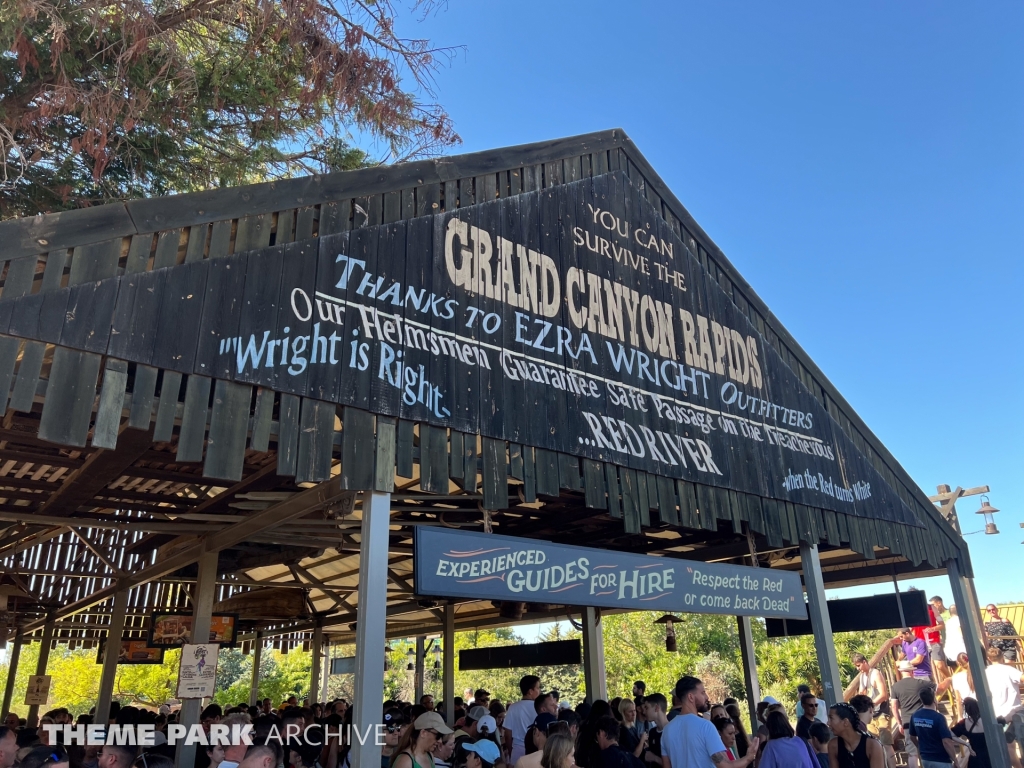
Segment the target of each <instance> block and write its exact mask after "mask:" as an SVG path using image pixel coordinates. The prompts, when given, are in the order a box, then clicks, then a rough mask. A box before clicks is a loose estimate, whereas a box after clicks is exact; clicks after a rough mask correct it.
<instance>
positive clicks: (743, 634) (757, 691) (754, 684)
mask: <svg viewBox="0 0 1024 768" xmlns="http://www.w3.org/2000/svg"><path fill="white" fill-rule="evenodd" d="M736 629H737V630H738V631H739V636H740V657H741V658H742V659H743V686H744V687H745V688H746V690H747V709H748V711H749V713H750V727H749V728H748V729H747V733H756V732H757V727H756V726H757V703H758V702H759V701H760V700H761V683H760V682H759V681H758V679H757V656H756V655H755V654H754V635H753V632H752V631H751V629H750V617H749V616H737V617H736Z"/></svg>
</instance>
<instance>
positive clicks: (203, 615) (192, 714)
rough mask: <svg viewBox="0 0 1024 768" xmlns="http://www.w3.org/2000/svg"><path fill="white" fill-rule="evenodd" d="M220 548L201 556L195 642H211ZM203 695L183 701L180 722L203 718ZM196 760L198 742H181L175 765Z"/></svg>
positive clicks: (194, 609) (195, 598) (195, 597)
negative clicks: (201, 714)
mask: <svg viewBox="0 0 1024 768" xmlns="http://www.w3.org/2000/svg"><path fill="white" fill-rule="evenodd" d="M219 554H220V553H219V552H204V553H203V554H202V555H200V556H199V576H198V577H197V578H196V585H195V588H194V591H193V592H192V643H193V644H195V643H208V642H210V619H211V616H212V614H213V598H214V597H215V596H216V591H217V560H218V556H219ZM202 705H203V702H202V700H201V699H186V700H185V701H184V702H182V705H181V713H180V714H179V716H178V722H179V723H180V724H181V725H184V726H185V727H186V728H189V727H191V726H193V725H195V724H196V723H198V722H199V715H200V713H201V711H202ZM195 761H196V745H195V744H186V743H182V744H179V745H178V754H177V760H175V763H174V765H175V768H192V766H193V765H194V764H195Z"/></svg>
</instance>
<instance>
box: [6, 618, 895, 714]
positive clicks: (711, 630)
mask: <svg viewBox="0 0 1024 768" xmlns="http://www.w3.org/2000/svg"><path fill="white" fill-rule="evenodd" d="M658 616H659V614H657V613H624V614H617V615H612V616H605V617H604V618H603V619H602V627H603V630H604V647H605V666H606V676H607V680H608V696H609V698H614V697H616V696H629V695H631V691H632V688H633V682H634V681H635V680H644V681H645V682H646V683H647V690H648V691H660V692H663V693H665V694H666V695H668V694H669V693H670V692H671V690H672V687H673V686H674V685H675V682H676V680H678V679H679V677H681V676H682V675H685V674H694V675H697V676H698V677H700V678H701V679H703V680H704V682H705V686H706V687H707V689H708V691H709V693H710V694H711V698H712V699H715V700H719V701H720V700H721V699H724V698H725V697H726V696H729V695H732V696H735V697H736V698H739V699H743V698H745V693H744V689H743V675H742V666H741V662H740V653H739V642H738V638H737V634H736V619H735V618H733V617H732V616H703V615H692V614H690V615H686V616H685V617H684V619H683V621H682V622H680V623H677V624H676V625H675V630H676V642H677V647H678V652H676V653H669V652H668V651H666V650H665V628H664V626H663V625H660V624H655V623H654V620H655V619H657V618H658ZM752 624H753V631H754V642H755V649H756V653H757V660H758V672H759V679H760V683H761V691H762V694H763V695H771V696H774V697H776V698H777V699H779V700H780V701H782V702H783V703H784V704H786V706H787V708H788V709H789V711H790V712H792V711H793V708H794V706H795V704H796V686H797V685H799V684H800V683H807V684H808V685H810V686H811V688H812V690H814V691H816V692H817V693H818V694H819V695H821V679H820V672H819V670H818V663H817V657H816V654H815V651H814V641H813V639H812V638H811V637H810V636H803V637H794V638H788V639H772V640H769V639H768V638H767V637H766V635H765V630H764V623H763V622H760V621H754V622H752ZM888 635H889V633H887V632H859V633H841V634H837V635H836V636H835V643H836V651H837V655H838V659H839V666H840V673H841V677H842V684H843V685H844V686H845V685H847V684H848V683H849V681H850V680H851V679H852V676H853V674H854V669H853V666H852V664H851V663H850V657H851V656H852V654H853V653H856V652H860V653H864V654H865V655H867V656H870V655H872V654H873V653H874V652H875V651H876V650H877V649H878V647H879V646H880V645H881V644H882V643H883V642H884V641H885V640H886V638H887V636H888ZM579 636H580V634H579V632H578V631H576V630H575V629H572V628H571V627H570V626H569V625H568V624H565V623H560V624H554V625H553V626H552V627H550V628H549V629H548V631H547V632H546V633H545V634H544V635H543V636H542V637H541V638H540V640H541V641H552V640H566V639H574V638H578V637H579ZM522 642H523V639H522V637H521V636H519V635H518V634H516V632H515V631H514V630H513V629H512V628H507V627H506V628H499V629H480V630H472V631H467V632H459V633H457V634H456V636H455V647H456V650H457V651H461V650H464V649H468V648H486V647H490V646H500V645H515V644H519V643H522ZM412 648H414V641H413V640H411V639H410V640H400V641H392V642H391V652H390V654H389V655H388V669H387V671H385V672H384V678H383V679H384V698H385V699H389V698H390V699H403V700H406V701H411V700H412V699H413V694H414V682H415V681H414V677H413V672H412V671H411V670H408V669H407V666H408V664H409V662H410V661H411V660H412V658H413V657H412V656H410V655H409V654H408V651H409V650H410V649H412ZM38 653H39V645H38V644H32V645H27V646H25V647H24V648H23V649H22V652H21V661H20V663H19V665H18V673H17V679H16V682H15V694H14V703H15V706H14V711H15V712H18V713H19V714H21V715H24V714H25V713H26V712H27V710H28V708H27V707H25V706H24V705H23V704H21V702H23V701H24V698H25V687H26V685H27V683H28V676H29V674H31V673H32V672H34V670H35V667H36V660H37V659H38ZM354 653H355V647H354V646H351V645H349V646H335V648H334V649H333V655H334V656H352V655H354ZM179 658H180V651H178V650H173V649H172V650H168V651H167V653H166V654H165V657H164V663H163V664H139V665H122V666H120V667H118V674H117V679H116V683H115V687H114V697H115V698H116V699H118V700H119V701H121V702H122V703H123V704H133V705H136V706H147V707H156V706H159V705H160V704H161V703H163V702H164V701H166V700H167V699H170V698H171V697H172V696H173V693H174V686H175V683H176V682H177V676H178V661H179ZM434 659H435V656H434V654H433V653H432V652H429V651H428V653H427V658H426V662H425V665H424V666H425V673H426V674H425V676H426V681H425V690H426V692H427V693H431V694H433V695H434V696H435V697H436V698H437V699H440V698H442V695H443V694H442V690H443V686H442V676H441V670H440V669H435V668H434ZM311 663H312V662H311V658H310V654H309V653H308V652H307V651H303V650H302V649H301V648H296V649H294V650H292V651H291V652H290V653H287V654H284V653H280V652H279V651H277V650H265V651H264V653H263V654H262V660H261V663H260V684H259V695H260V698H264V697H269V698H270V699H271V700H272V701H273V702H274V703H275V704H278V703H280V702H281V701H284V700H285V699H287V698H288V697H289V696H292V695H294V696H297V697H299V699H302V698H304V697H306V696H307V695H308V693H309V683H310V667H311ZM47 672H48V673H49V674H50V675H52V677H53V681H52V687H51V691H52V692H51V695H50V704H51V705H52V706H57V705H58V704H60V705H63V706H67V707H68V708H69V709H70V710H71V711H72V712H73V713H75V714H78V713H80V712H86V711H88V710H89V708H90V707H91V706H93V704H94V703H95V699H96V695H97V693H98V690H99V677H100V665H99V664H97V663H96V650H95V649H91V650H86V649H77V650H74V651H71V650H68V648H67V646H63V645H58V646H56V647H55V648H54V649H53V650H52V651H51V652H50V660H49V665H48V669H47ZM525 674H536V675H539V676H540V677H541V680H542V685H543V687H544V689H545V690H550V689H551V688H557V689H558V690H559V691H560V692H561V693H562V698H563V699H564V700H566V701H568V702H570V703H572V704H575V703H577V702H578V701H580V700H581V699H582V698H583V696H584V684H583V670H582V668H581V667H579V666H575V665H569V666H561V667H541V668H531V669H489V670H475V671H459V670H458V669H457V668H456V673H455V692H456V695H459V696H467V695H468V696H471V695H472V692H473V691H474V690H475V689H476V688H478V687H481V686H482V687H484V688H486V689H487V690H489V691H490V692H491V695H492V698H495V699H498V700H500V701H503V702H509V701H515V700H517V699H518V698H519V697H520V693H519V678H520V677H522V676H523V675H525ZM6 679H7V667H6V664H3V665H0V685H2V684H3V683H4V682H6ZM251 680H252V657H251V656H246V655H243V654H242V653H241V652H240V651H238V650H235V649H231V648H224V649H221V652H220V656H219V659H218V665H217V691H216V694H215V696H214V700H215V701H216V702H217V703H219V704H221V705H224V706H233V705H235V704H237V703H239V702H243V701H248V700H249V688H250V684H251ZM352 694H353V691H352V676H351V675H334V676H332V677H331V678H330V680H329V695H330V696H331V697H337V696H343V697H345V698H347V699H349V700H350V701H351V700H352ZM317 697H319V696H317Z"/></svg>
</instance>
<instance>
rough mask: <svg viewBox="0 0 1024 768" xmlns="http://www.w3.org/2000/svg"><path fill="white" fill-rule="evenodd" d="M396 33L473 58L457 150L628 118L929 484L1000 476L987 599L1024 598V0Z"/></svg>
mask: <svg viewBox="0 0 1024 768" xmlns="http://www.w3.org/2000/svg"><path fill="white" fill-rule="evenodd" d="M400 32H403V33H404V34H406V35H407V36H417V37H418V36H426V37H429V38H431V39H432V40H433V41H434V42H435V43H436V44H438V45H465V46H466V48H465V51H463V52H460V53H458V54H457V55H456V57H455V58H454V60H453V61H452V63H451V65H450V66H447V67H445V68H443V69H442V70H441V71H440V72H439V73H438V76H437V96H438V99H439V100H440V102H441V103H442V104H444V105H445V106H446V107H447V108H448V110H449V112H450V113H451V115H452V117H453V118H454V121H455V126H456V129H457V130H458V131H459V133H460V134H461V136H462V137H463V140H464V144H463V145H462V147H460V148H459V149H457V150H456V151H475V150H480V149H487V148H492V147H501V146H506V145H511V144H519V143H524V142H532V141H539V140H544V139H550V138H555V137H560V136H567V135H572V134H578V133H585V132H588V131H594V130H600V129H604V128H612V127H621V128H624V129H625V130H626V132H627V133H628V134H629V135H630V136H631V137H632V139H633V140H634V141H635V142H636V144H637V146H638V147H639V148H640V150H641V151H642V152H643V153H644V154H645V155H646V156H647V158H648V159H649V160H650V162H651V163H652V165H653V166H654V167H655V168H656V169H657V171H658V172H659V173H660V174H661V176H662V177H663V178H664V179H665V181H666V182H667V183H668V185H669V186H670V187H671V188H672V189H673V191H674V192H675V193H676V195H677V196H678V197H679V199H680V200H681V201H682V202H683V204H684V205H685V206H686V207H687V208H688V209H689V211H690V213H691V214H693V216H694V217H695V218H696V219H697V221H698V222H700V224H701V225H702V226H703V227H704V229H705V230H706V231H707V232H708V233H709V234H710V235H711V237H712V238H714V239H715V241H716V242H717V243H718V245H719V246H720V247H721V248H722V249H723V251H725V253H726V254H727V255H728V256H729V258H730V259H731V260H732V262H733V263H734V264H735V265H736V267H737V268H738V269H739V270H740V272H741V273H742V274H743V275H744V276H745V277H746V279H747V280H748V281H749V282H750V284H751V285H753V287H754V289H755V290H756V291H757V292H758V293H759V294H760V296H761V298H763V299H764V300H765V302H767V304H768V306H769V307H771V308H772V310H773V311H774V312H775V314H776V315H777V316H778V317H779V318H780V319H781V320H782V321H783V323H784V324H785V325H786V326H787V327H788V328H789V330H790V331H791V332H792V333H793V335H794V336H795V337H796V339H797V340H798V341H799V342H800V343H801V344H802V345H803V347H804V348H805V349H806V350H807V351H808V352H809V354H810V355H811V357H812V358H813V359H814V360H815V361H816V362H817V363H818V365H819V366H820V367H821V369H822V370H823V371H824V372H825V373H826V375H827V376H829V377H830V378H831V380H832V382H833V383H834V384H835V385H836V386H837V387H838V389H839V391H841V392H842V393H843V394H844V395H845V396H846V398H847V399H848V400H849V402H850V403H852V404H853V406H854V408H856V409H857V411H858V412H859V413H860V415H861V416H862V417H863V418H864V420H865V421H866V422H867V424H868V425H869V426H870V427H871V429H873V430H874V432H875V434H876V435H878V436H879V438H880V439H881V440H882V441H883V442H884V443H885V444H886V445H887V446H888V447H889V449H890V450H891V452H892V453H893V454H894V455H895V456H896V457H897V459H898V460H899V461H901V462H902V463H903V466H904V467H906V469H907V471H908V472H909V473H910V474H911V476H912V477H913V478H914V479H915V480H916V481H917V482H918V484H919V485H920V486H921V487H922V488H923V489H924V490H925V491H926V492H928V493H934V492H935V486H936V484H938V483H949V484H950V485H952V486H954V487H955V486H956V485H962V486H963V487H965V488H966V487H970V486H975V485H981V484H988V485H990V486H991V487H992V494H991V501H992V503H993V504H994V505H995V506H997V507H999V508H1000V509H1002V510H1003V512H1002V513H1001V514H999V515H997V516H996V517H997V523H998V525H999V528H1000V530H1001V531H1002V534H1001V535H1000V536H984V535H980V534H979V535H975V536H969V537H968V540H969V541H970V543H971V551H972V555H973V559H974V563H975V567H976V570H977V580H978V593H979V598H980V600H982V601H983V602H985V601H990V600H997V601H1009V600H1024V546H1022V545H1021V540H1022V538H1024V530H1022V529H1021V528H1020V527H1018V524H1019V523H1020V521H1022V520H1024V485H1022V483H1021V467H1022V462H1024V455H1022V453H1024V451H1022V447H1021V436H1022V435H1024V419H1022V416H1021V407H1020V405H1019V401H1018V400H1017V396H1016V395H1017V393H1018V392H1019V391H1020V389H1021V378H1022V376H1024V365H1022V361H1024V345H1022V344H1021V336H1020V328H1021V326H1022V325H1024V322H1022V321H1024V310H1022V305H1024V297H1022V288H1024V279H1022V277H1024V274H1022V273H1024V270H1022V267H1021V245H1022V242H1024V237H1022V235H1024V98H1022V96H1024V87H1022V86H1024V46H1022V45H1021V40H1022V39H1024V5H1022V4H1020V3H1000V2H992V3H980V4H979V3H971V4H963V3H951V2H928V3H925V2H906V3H856V4H852V5H850V4H845V5H844V4H835V3H828V4H821V3H809V2H790V3H731V2H716V3H702V4H697V3H688V2H686V3H684V2H661V3H652V2H649V3H623V2H614V3H610V2H597V1H590V2H550V1H549V2H527V1H517V2H479V0H449V2H448V3H447V7H446V8H444V9H442V10H441V11H440V12H439V13H437V14H435V15H432V16H430V17H428V18H427V19H426V20H425V21H423V22H422V23H417V22H414V21H409V20H407V21H406V22H405V23H404V24H403V26H402V27H401V28H400ZM977 501H978V500H977V498H974V499H971V500H968V501H966V502H962V503H961V505H960V511H961V513H964V512H966V513H967V514H962V519H963V525H964V530H965V531H971V530H975V529H977V528H980V527H981V526H980V518H976V517H975V516H974V514H973V512H974V511H975V510H976V509H977V508H978V503H977ZM910 583H914V582H907V583H905V585H904V586H906V585H909V584H910ZM916 583H917V584H919V585H920V586H921V587H922V588H924V589H926V590H927V591H928V592H929V593H931V592H939V593H941V594H943V595H945V596H946V598H947V602H949V597H950V590H949V584H948V581H946V580H945V579H944V578H942V579H934V580H930V583H929V582H926V581H924V580H918V581H917V582H916ZM882 589H885V587H884V586H883V587H882ZM864 591H866V592H868V593H871V592H875V591H878V590H877V589H875V588H870V589H867V590H860V592H864Z"/></svg>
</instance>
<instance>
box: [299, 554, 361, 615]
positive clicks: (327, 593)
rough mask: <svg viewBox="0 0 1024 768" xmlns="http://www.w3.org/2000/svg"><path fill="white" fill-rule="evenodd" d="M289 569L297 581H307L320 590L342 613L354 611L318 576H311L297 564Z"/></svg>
mask: <svg viewBox="0 0 1024 768" xmlns="http://www.w3.org/2000/svg"><path fill="white" fill-rule="evenodd" d="M288 568H289V569H290V570H291V572H292V575H293V576H295V579H296V580H297V581H303V580H305V581H307V582H309V584H310V585H311V586H313V587H316V588H317V589H318V590H320V591H321V592H323V594H324V595H325V596H326V597H328V598H329V599H330V600H331V602H333V603H334V604H335V605H336V606H338V608H339V609H340V610H342V611H351V610H352V606H351V605H349V604H348V602H346V600H345V599H344V598H343V597H341V596H340V595H339V594H338V593H337V592H335V591H334V590H333V589H331V588H330V587H328V586H327V585H326V584H324V583H323V582H322V581H320V579H318V578H317V577H316V576H314V575H313V574H311V573H310V572H309V571H307V570H306V569H305V568H303V567H302V566H301V565H299V564H298V563H295V564H294V565H289V566H288ZM314 613H315V611H314Z"/></svg>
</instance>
